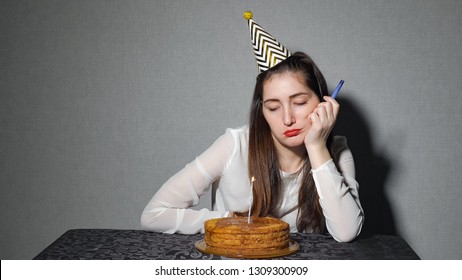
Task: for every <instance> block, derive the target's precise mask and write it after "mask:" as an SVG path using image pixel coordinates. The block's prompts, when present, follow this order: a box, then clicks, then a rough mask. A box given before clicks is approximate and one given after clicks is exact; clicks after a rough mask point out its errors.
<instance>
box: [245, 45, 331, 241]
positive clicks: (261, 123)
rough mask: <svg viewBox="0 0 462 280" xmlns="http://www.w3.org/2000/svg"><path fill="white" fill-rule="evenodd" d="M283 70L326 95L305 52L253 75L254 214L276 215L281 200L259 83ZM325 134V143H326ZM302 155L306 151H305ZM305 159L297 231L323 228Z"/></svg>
mask: <svg viewBox="0 0 462 280" xmlns="http://www.w3.org/2000/svg"><path fill="white" fill-rule="evenodd" d="M286 71H290V72H297V73H300V74H302V75H303V77H304V80H305V84H306V85H307V86H308V88H309V89H310V90H312V91H313V92H314V93H316V95H317V96H318V98H319V99H320V101H321V100H322V96H324V95H327V85H326V81H325V79H324V76H323V75H322V73H321V71H320V70H319V68H318V67H317V66H316V64H315V63H314V61H313V60H312V59H311V58H310V57H309V56H308V55H306V54H304V53H301V52H297V53H294V54H293V55H292V56H290V57H289V58H287V59H285V60H284V61H282V62H280V63H279V64H277V65H276V66H274V67H272V68H270V69H269V70H267V71H265V72H262V73H260V75H258V76H257V81H256V84H255V90H254V95H253V98H252V103H251V108H250V120H249V158H248V165H249V166H248V168H249V177H255V178H256V181H255V182H254V184H253V190H252V191H253V204H252V210H251V211H252V214H253V215H255V216H277V213H278V210H279V208H280V205H281V202H282V184H281V177H280V171H279V170H280V166H279V160H278V155H277V152H276V147H275V144H274V140H273V138H272V136H271V129H270V127H269V125H268V123H267V122H266V119H265V117H264V116H263V86H264V83H265V81H267V80H268V79H269V78H271V77H272V76H273V75H276V74H280V73H283V72H286ZM330 139H331V137H329V140H328V145H330V142H331V140H330ZM305 157H306V159H307V158H308V155H307V154H305ZM310 171H311V165H310V162H309V160H305V163H304V165H303V168H302V170H301V174H302V176H303V177H302V182H301V184H302V186H303V187H301V188H300V191H299V195H298V215H297V229H298V231H299V232H304V231H314V232H323V231H325V223H324V216H323V213H322V208H321V206H320V204H319V196H318V194H317V191H316V187H315V184H314V180H313V176H312V175H311V172H310Z"/></svg>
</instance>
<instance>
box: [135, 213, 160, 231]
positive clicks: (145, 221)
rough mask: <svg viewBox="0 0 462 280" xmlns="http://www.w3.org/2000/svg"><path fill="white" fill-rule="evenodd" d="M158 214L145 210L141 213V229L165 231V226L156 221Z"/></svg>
mask: <svg viewBox="0 0 462 280" xmlns="http://www.w3.org/2000/svg"><path fill="white" fill-rule="evenodd" d="M156 218H157V217H156V215H155V214H153V213H148V212H143V213H142V214H141V218H140V223H141V229H142V230H145V231H154V232H163V231H165V229H164V227H163V226H162V225H161V224H160V223H158V222H156V220H157V219H156Z"/></svg>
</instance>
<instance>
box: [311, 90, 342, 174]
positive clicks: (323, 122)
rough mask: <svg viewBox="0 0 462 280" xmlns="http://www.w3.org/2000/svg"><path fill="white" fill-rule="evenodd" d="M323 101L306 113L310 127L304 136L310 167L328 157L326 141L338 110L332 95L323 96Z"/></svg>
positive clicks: (315, 166)
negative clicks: (309, 112)
mask: <svg viewBox="0 0 462 280" xmlns="http://www.w3.org/2000/svg"><path fill="white" fill-rule="evenodd" d="M324 101H325V102H321V103H319V104H318V106H317V107H316V108H315V109H314V110H313V112H312V113H311V114H310V115H308V119H309V120H310V121H311V127H310V129H309V130H308V132H307V134H306V136H305V146H306V150H307V151H308V155H309V158H310V162H311V166H312V168H317V167H319V166H320V165H321V164H322V163H324V162H326V161H327V160H329V159H330V154H329V151H328V150H327V147H326V141H327V138H328V137H329V134H330V133H331V131H332V129H333V128H334V125H335V122H336V120H337V115H338V113H339V111H340V105H339V104H338V102H337V101H336V100H335V99H333V98H332V97H330V96H324Z"/></svg>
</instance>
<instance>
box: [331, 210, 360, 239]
mask: <svg viewBox="0 0 462 280" xmlns="http://www.w3.org/2000/svg"><path fill="white" fill-rule="evenodd" d="M363 222H364V218H363V217H362V216H361V217H359V220H358V221H357V223H356V224H354V225H350V226H346V227H344V228H343V229H342V230H336V231H332V230H331V229H329V226H328V228H327V229H328V231H329V233H330V234H331V235H332V237H333V238H334V239H335V240H336V241H337V242H343V243H346V242H351V241H353V240H355V239H356V237H358V235H359V234H360V233H361V229H362V226H363Z"/></svg>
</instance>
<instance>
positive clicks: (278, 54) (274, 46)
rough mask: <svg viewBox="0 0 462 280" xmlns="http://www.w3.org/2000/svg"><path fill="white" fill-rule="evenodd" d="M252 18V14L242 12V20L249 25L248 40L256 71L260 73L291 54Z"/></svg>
mask: <svg viewBox="0 0 462 280" xmlns="http://www.w3.org/2000/svg"><path fill="white" fill-rule="evenodd" d="M252 16H253V15H252V12H250V11H247V12H244V18H245V19H246V20H247V21H248V24H249V30H250V39H251V40H252V46H253V51H254V53H255V58H256V59H257V64H258V71H259V73H261V72H264V71H266V70H268V69H269V68H271V67H273V66H275V65H276V64H278V63H279V62H281V61H283V60H284V59H286V58H288V57H289V56H291V55H292V54H291V53H290V51H289V50H288V49H286V47H284V46H283V45H282V44H281V43H279V42H278V41H277V40H276V39H275V38H274V37H273V36H271V35H270V34H269V33H268V32H266V31H265V30H264V29H263V28H262V27H261V26H260V25H258V24H257V23H256V22H255V21H254V20H253V19H252Z"/></svg>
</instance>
